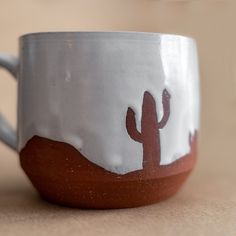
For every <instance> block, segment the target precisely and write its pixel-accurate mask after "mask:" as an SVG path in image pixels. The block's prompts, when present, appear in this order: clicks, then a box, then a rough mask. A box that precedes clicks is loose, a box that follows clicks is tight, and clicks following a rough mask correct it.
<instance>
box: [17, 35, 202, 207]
mask: <svg viewBox="0 0 236 236" xmlns="http://www.w3.org/2000/svg"><path fill="white" fill-rule="evenodd" d="M18 77H19V87H18V88H19V89H18V96H19V99H18V140H19V142H18V150H19V153H20V160H21V166H22V168H23V169H24V171H25V173H26V174H27V176H28V177H29V179H30V180H31V182H32V184H33V185H34V186H35V188H36V189H37V190H38V191H39V193H40V194H41V195H42V196H43V197H44V198H45V199H47V200H49V201H51V202H55V203H59V204H63V205H67V206H75V207H84V208H123V207H135V206H141V205H146V204H151V203H155V202H158V201H160V200H163V199H166V198H168V197H170V196H171V195H173V194H174V193H175V192H176V191H177V190H178V189H179V187H180V186H181V185H182V184H183V182H184V181H185V180H186V178H187V176H188V175H189V173H190V172H191V170H192V169H193V166H194V164H195V160H196V142H197V132H198V127H199V78H198V77H199V76H198V62H197V50H196V45H195V42H194V40H193V39H191V38H188V37H184V36H177V35H167V34H159V33H138V32H62V33H35V34H28V35H25V36H22V37H21V38H20V65H19V76H18Z"/></svg>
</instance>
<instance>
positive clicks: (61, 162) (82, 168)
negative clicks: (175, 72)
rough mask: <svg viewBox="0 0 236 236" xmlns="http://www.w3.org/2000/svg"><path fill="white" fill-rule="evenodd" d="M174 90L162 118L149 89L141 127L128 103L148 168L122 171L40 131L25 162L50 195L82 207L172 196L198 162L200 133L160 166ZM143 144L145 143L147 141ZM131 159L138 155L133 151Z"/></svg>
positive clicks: (47, 196) (134, 204)
mask: <svg viewBox="0 0 236 236" xmlns="http://www.w3.org/2000/svg"><path fill="white" fill-rule="evenodd" d="M169 100H170V95H169V93H168V92H167V91H166V90H165V91H163V101H162V104H163V108H164V114H163V118H162V119H161V121H160V122H158V119H157V114H156V111H155V101H154V99H153V97H152V96H151V94H150V93H148V92H145V94H144V98H143V107H142V112H143V114H142V122H141V131H140V132H139V131H138V130H137V128H136V122H135V114H134V111H133V110H132V109H131V108H128V111H127V117H126V124H124V125H126V127H127V132H128V134H129V135H130V137H131V138H133V139H134V140H136V141H137V142H141V143H142V144H143V169H141V170H137V171H134V172H130V173H128V174H124V175H119V174H116V173H112V172H109V171H107V170H105V169H103V168H102V167H99V166H97V165H96V164H94V163H92V162H90V161H88V160H87V158H86V157H84V156H83V155H82V154H81V153H80V152H79V151H78V150H77V149H75V148H74V147H73V146H71V145H70V144H67V143H64V142H58V141H53V140H50V139H47V138H43V137H39V136H34V137H33V138H31V139H30V140H29V141H28V142H27V144H26V146H25V147H24V148H23V149H22V151H21V152H20V160H21V166H22V168H23V169H24V171H25V172H26V174H27V175H28V177H29V178H30V180H31V182H32V183H33V185H34V186H35V188H36V189H37V190H38V191H39V193H40V194H41V195H42V197H44V198H45V199H47V200H49V201H51V202H54V203H58V204H62V205H66V206H73V207H80V208H100V209H104V208H126V207H137V206H142V205H146V204H152V203H155V202H158V201H161V200H164V199H166V198H168V197H170V196H172V195H173V194H174V193H176V191H177V190H178V189H179V188H180V187H181V185H182V184H183V182H184V181H185V180H186V178H187V176H188V175H189V173H190V172H191V170H192V169H193V167H194V164H195V161H196V150H197V133H195V135H193V136H192V137H191V135H190V138H189V142H190V145H191V152H190V153H189V154H187V155H186V156H184V157H181V158H180V159H178V160H176V161H175V162H173V163H171V164H169V165H160V148H161V147H160V137H159V129H161V128H163V127H164V126H165V124H166V122H168V118H169V115H171V112H170V108H169ZM141 143H140V145H142V144H141ZM130 158H135V156H132V157H130Z"/></svg>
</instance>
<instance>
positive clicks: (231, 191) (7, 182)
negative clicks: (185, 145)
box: [0, 0, 236, 236]
mask: <svg viewBox="0 0 236 236" xmlns="http://www.w3.org/2000/svg"><path fill="white" fill-rule="evenodd" d="M235 12H236V1H227V0H225V1H217V0H215V1H214V0H212V1H206V0H204V1H200V0H199V1H197V0H195V1H167V0H166V1H164V0H163V1H161V0H160V1H158V0H86V1H81V0H57V1H56V0H21V1H13V0H1V1H0V52H10V53H12V54H14V55H17V48H18V41H17V38H18V37H19V36H20V35H22V34H25V33H28V32H37V31H79V30H129V31H152V32H166V33H177V34H185V35H190V36H192V37H194V38H196V40H197V43H198V48H199V61H200V74H201V91H202V116H201V120H202V125H201V135H200V148H199V161H198V164H197V166H196V168H195V171H194V173H193V174H192V176H191V178H190V179H189V181H188V182H187V183H186V185H185V186H184V188H183V189H182V190H181V191H180V192H179V194H177V195H176V196H175V197H173V198H171V199H169V200H168V201H165V202H162V203H159V204H156V205H152V206H147V207H141V208H136V209H126V210H109V211H107V210H106V211H92V210H89V211H86V210H79V209H70V208H63V207H59V206H55V205H51V204H49V203H46V202H44V201H42V200H41V199H40V198H39V197H38V195H37V194H36V192H35V191H34V189H33V188H32V186H31V185H30V183H29V181H28V180H27V178H26V177H25V175H24V174H23V172H22V170H21V169H20V167H19V162H18V156H17V154H16V153H14V152H13V151H11V150H9V149H8V148H7V147H6V146H4V145H3V144H0V235H32V236H33V235H106V234H107V235H122V234H123V235H135V236H137V235H144V234H145V235H190V234H191V235H227V236H231V235H232V236H235V235H236V155H235V150H236V27H235V22H236V14H235ZM0 78H1V79H0V89H1V90H0V111H1V112H2V113H4V114H5V115H6V117H7V118H8V119H9V121H10V122H11V124H12V125H13V126H16V103H17V102H16V101H17V99H16V97H17V96H16V82H15V81H14V80H13V79H12V78H11V76H9V74H7V73H6V72H5V71H3V70H1V71H0Z"/></svg>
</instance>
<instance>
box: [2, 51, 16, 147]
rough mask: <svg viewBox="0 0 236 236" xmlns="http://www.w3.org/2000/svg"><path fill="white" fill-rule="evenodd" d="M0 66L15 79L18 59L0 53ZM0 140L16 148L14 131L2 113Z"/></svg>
mask: <svg viewBox="0 0 236 236" xmlns="http://www.w3.org/2000/svg"><path fill="white" fill-rule="evenodd" d="M1 67H2V68H5V69H6V70H7V71H9V72H10V73H11V74H12V75H13V77H14V78H15V79H16V78H17V69H18V59H17V58H16V57H14V56H11V55H9V54H2V53H0V68H1ZM0 140H1V141H2V142H3V143H5V144H6V145H8V146H9V147H10V148H12V149H13V150H17V138H16V132H15V131H14V130H13V128H12V127H11V126H10V125H9V123H8V122H7V120H6V119H5V118H4V117H3V116H2V114H0Z"/></svg>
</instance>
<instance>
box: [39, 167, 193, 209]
mask: <svg viewBox="0 0 236 236" xmlns="http://www.w3.org/2000/svg"><path fill="white" fill-rule="evenodd" d="M190 172H191V171H188V172H185V173H181V174H178V175H173V176H168V177H165V178H161V179H156V180H144V181H139V182H124V183H116V184H114V183H109V184H107V183H106V184H105V186H106V187H105V189H103V188H101V187H99V186H98V185H97V184H92V183H90V184H88V185H86V186H83V185H81V186H77V188H76V189H73V193H76V194H73V193H69V192H68V190H67V189H61V192H64V193H65V192H67V194H63V197H62V195H61V194H55V193H56V192H57V191H58V190H57V189H55V190H54V188H55V186H54V183H48V184H47V186H45V184H43V186H37V188H38V191H39V193H40V195H41V197H42V198H43V199H44V200H46V201H48V202H50V203H53V204H58V205H62V206H66V207H75V208H80V209H121V208H134V207H140V206H145V205H151V204H154V203H158V202H160V201H163V200H166V199H168V198H170V197H172V196H173V195H175V193H176V192H178V190H179V189H180V187H181V186H182V185H183V183H184V182H185V180H186V179H187V177H188V175H189V173H190ZM88 186H89V188H90V189H91V190H90V191H88ZM164 186H166V187H165V188H163V187H164ZM48 190H50V191H48Z"/></svg>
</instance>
